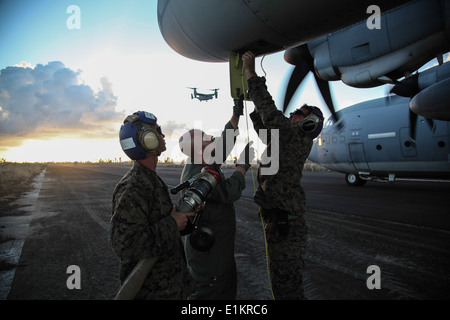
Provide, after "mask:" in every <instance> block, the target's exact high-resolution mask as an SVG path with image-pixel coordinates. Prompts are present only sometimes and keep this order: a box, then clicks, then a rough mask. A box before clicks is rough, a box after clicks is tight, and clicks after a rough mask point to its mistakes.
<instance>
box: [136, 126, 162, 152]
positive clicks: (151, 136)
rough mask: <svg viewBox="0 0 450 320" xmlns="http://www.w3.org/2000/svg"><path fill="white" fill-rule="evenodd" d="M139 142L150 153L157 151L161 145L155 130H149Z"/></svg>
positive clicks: (142, 135)
mask: <svg viewBox="0 0 450 320" xmlns="http://www.w3.org/2000/svg"><path fill="white" fill-rule="evenodd" d="M139 142H140V144H141V146H142V148H143V149H145V150H146V151H148V152H153V151H155V150H156V149H158V147H159V145H160V142H159V138H158V135H157V133H156V132H155V131H153V130H148V129H147V130H146V131H144V132H143V133H142V134H141V138H140V139H139Z"/></svg>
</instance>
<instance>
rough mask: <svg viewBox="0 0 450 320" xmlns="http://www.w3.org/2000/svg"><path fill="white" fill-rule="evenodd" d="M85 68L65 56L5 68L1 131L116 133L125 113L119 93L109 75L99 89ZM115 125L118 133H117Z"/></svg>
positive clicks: (0, 102) (1, 73) (23, 134)
mask: <svg viewBox="0 0 450 320" xmlns="http://www.w3.org/2000/svg"><path fill="white" fill-rule="evenodd" d="M80 74H81V71H73V70H71V69H69V68H66V67H65V66H64V64H63V63H62V62H60V61H53V62H49V63H48V64H47V65H42V64H38V65H36V67H34V68H32V67H30V64H27V63H24V62H21V64H19V65H16V66H13V67H7V68H5V69H3V70H1V71H0V137H1V138H2V140H4V138H5V137H15V138H17V137H24V138H25V137H27V138H29V137H35V136H41V135H43V134H47V135H58V134H65V133H71V134H74V133H78V134H81V135H89V134H92V133H93V132H94V131H96V132H97V131H100V130H102V131H103V132H104V133H106V134H117V132H115V131H114V130H113V128H112V127H113V124H117V123H120V122H121V121H122V120H123V118H124V115H123V113H120V112H117V111H116V110H115V107H116V104H117V97H116V96H114V94H113V90H112V85H111V83H109V81H108V79H106V78H102V79H100V83H101V85H102V89H100V90H98V91H97V92H94V90H93V89H92V88H91V87H90V86H88V85H86V84H84V83H83V82H82V80H81V79H80ZM113 131H114V133H113Z"/></svg>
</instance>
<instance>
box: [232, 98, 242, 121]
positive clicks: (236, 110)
mask: <svg viewBox="0 0 450 320" xmlns="http://www.w3.org/2000/svg"><path fill="white" fill-rule="evenodd" d="M243 114H244V95H243V94H241V96H240V97H239V99H234V106H233V116H238V117H239V116H242V115H243Z"/></svg>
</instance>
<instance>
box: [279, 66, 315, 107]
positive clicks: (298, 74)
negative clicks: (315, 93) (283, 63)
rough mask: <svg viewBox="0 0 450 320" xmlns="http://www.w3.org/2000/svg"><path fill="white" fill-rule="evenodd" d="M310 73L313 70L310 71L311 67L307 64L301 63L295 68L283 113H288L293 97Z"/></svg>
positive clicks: (287, 89)
mask: <svg viewBox="0 0 450 320" xmlns="http://www.w3.org/2000/svg"><path fill="white" fill-rule="evenodd" d="M309 71H311V70H310V69H309V66H308V65H307V64H306V62H301V63H300V64H298V65H296V66H295V68H294V70H293V71H292V74H291V77H290V79H289V83H288V86H287V88H286V93H285V95H284V102H283V113H285V112H286V109H287V107H288V106H289V103H290V102H291V100H292V97H293V96H294V94H295V92H296V91H297V89H298V87H299V86H300V84H301V83H302V82H303V79H305V77H306V75H307V74H308V73H309Z"/></svg>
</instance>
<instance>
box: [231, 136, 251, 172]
mask: <svg viewBox="0 0 450 320" xmlns="http://www.w3.org/2000/svg"><path fill="white" fill-rule="evenodd" d="M252 143H253V141H250V142H249V143H247V145H246V146H245V148H244V150H243V151H242V152H241V154H240V155H239V158H238V159H237V162H236V167H238V166H239V167H242V168H244V169H245V171H247V170H248V169H249V168H250V167H251V164H250V163H251V162H252V161H253V160H254V159H255V149H254V148H253V147H252V146H251V145H252Z"/></svg>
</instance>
